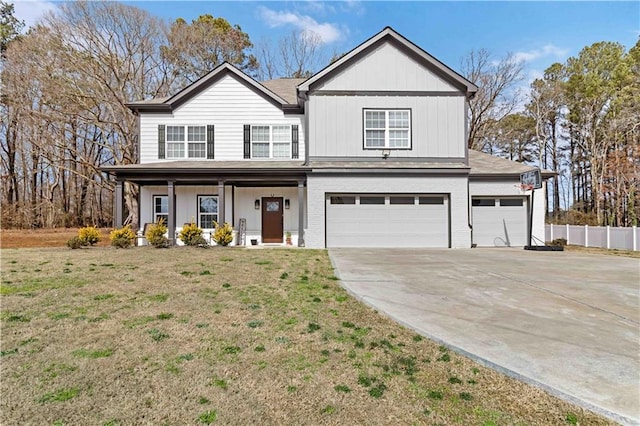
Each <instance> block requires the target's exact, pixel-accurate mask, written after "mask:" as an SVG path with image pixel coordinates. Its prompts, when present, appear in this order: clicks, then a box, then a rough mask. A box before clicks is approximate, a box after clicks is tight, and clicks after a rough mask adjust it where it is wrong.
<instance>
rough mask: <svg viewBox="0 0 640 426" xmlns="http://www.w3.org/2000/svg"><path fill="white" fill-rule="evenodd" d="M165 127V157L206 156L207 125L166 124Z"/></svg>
mask: <svg viewBox="0 0 640 426" xmlns="http://www.w3.org/2000/svg"><path fill="white" fill-rule="evenodd" d="M166 129H167V130H166V132H167V135H166V140H167V158H174V159H175V158H206V157H207V126H167V128H166ZM185 154H186V155H185Z"/></svg>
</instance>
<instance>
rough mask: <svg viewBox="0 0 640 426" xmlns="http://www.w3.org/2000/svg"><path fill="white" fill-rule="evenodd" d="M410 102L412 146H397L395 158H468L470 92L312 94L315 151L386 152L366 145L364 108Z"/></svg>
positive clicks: (322, 153)
mask: <svg viewBox="0 0 640 426" xmlns="http://www.w3.org/2000/svg"><path fill="white" fill-rule="evenodd" d="M365 108H410V109H411V144H412V148H411V149H410V150H393V151H392V153H391V157H392V158H403V157H404V158H417V157H440V158H447V157H448V158H464V157H465V149H466V140H465V135H464V122H465V117H464V113H465V98H464V96H429V97H427V96H313V95H312V96H311V97H310V100H309V109H308V111H307V113H308V114H309V129H308V131H309V155H310V156H311V157H375V158H379V157H380V150H379V149H374V150H365V149H364V148H363V132H364V123H363V112H362V111H363V109H365Z"/></svg>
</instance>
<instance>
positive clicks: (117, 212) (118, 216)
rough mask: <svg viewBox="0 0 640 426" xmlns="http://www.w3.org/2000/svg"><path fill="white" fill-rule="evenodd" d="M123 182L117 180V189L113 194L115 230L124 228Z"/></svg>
mask: <svg viewBox="0 0 640 426" xmlns="http://www.w3.org/2000/svg"><path fill="white" fill-rule="evenodd" d="M122 186H123V182H122V181H121V180H119V179H118V180H116V189H115V191H114V193H113V196H114V198H115V199H114V203H113V206H114V207H113V208H114V215H113V221H114V222H113V226H114V227H115V228H122V213H123V212H122V195H123V190H122Z"/></svg>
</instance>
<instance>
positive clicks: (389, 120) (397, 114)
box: [364, 109, 411, 149]
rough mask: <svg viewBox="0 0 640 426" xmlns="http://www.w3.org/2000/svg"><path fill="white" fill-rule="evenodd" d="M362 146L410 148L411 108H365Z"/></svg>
mask: <svg viewBox="0 0 640 426" xmlns="http://www.w3.org/2000/svg"><path fill="white" fill-rule="evenodd" d="M364 147H365V148H377V149H394V148H395V149H409V148H411V110H409V109H389V110H385V109H365V110H364Z"/></svg>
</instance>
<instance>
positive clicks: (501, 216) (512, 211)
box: [472, 197, 527, 247]
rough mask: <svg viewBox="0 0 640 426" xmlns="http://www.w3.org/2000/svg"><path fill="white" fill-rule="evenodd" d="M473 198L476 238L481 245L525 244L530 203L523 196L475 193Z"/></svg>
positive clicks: (476, 242) (474, 233) (510, 245)
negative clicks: (512, 197)
mask: <svg viewBox="0 0 640 426" xmlns="http://www.w3.org/2000/svg"><path fill="white" fill-rule="evenodd" d="M473 201H474V202H473V203H472V204H473V207H472V214H473V242H474V243H475V244H476V245H477V246H478V247H512V246H516V247H518V246H524V245H526V243H527V210H526V205H527V203H526V202H525V200H524V198H517V199H516V198H514V199H507V200H505V199H502V200H500V199H495V198H493V199H492V198H478V197H475V198H474V199H473ZM510 204H515V205H510ZM518 204H519V205H518Z"/></svg>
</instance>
